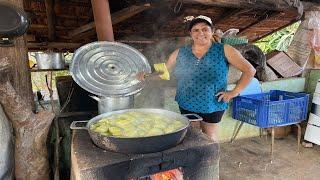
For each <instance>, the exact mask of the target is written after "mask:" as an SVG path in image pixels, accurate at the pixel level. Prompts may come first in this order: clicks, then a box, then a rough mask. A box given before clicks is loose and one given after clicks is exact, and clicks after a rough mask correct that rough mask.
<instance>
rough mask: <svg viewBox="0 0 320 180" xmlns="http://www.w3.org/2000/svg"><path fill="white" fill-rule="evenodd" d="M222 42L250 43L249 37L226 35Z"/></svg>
mask: <svg viewBox="0 0 320 180" xmlns="http://www.w3.org/2000/svg"><path fill="white" fill-rule="evenodd" d="M221 43H224V44H229V45H240V44H248V39H245V38H236V37H224V38H222V39H221Z"/></svg>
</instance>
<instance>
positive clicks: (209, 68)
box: [138, 15, 256, 141]
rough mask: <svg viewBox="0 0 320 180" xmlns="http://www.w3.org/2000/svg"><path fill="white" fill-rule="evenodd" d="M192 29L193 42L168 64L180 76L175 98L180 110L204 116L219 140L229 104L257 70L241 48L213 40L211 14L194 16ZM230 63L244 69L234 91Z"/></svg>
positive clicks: (210, 132) (209, 130)
mask: <svg viewBox="0 0 320 180" xmlns="http://www.w3.org/2000/svg"><path fill="white" fill-rule="evenodd" d="M189 32H190V36H191V38H192V40H193V43H192V44H191V45H187V46H184V47H182V48H180V49H177V50H175V51H174V52H173V53H172V54H171V55H170V56H169V59H168V61H167V62H166V64H165V65H166V67H167V69H168V70H169V72H173V73H174V75H175V76H176V78H177V92H176V98H175V100H176V101H177V103H178V105H179V109H180V112H181V113H182V114H189V113H195V114H198V115H199V116H201V117H202V118H203V121H201V122H200V127H201V129H202V131H203V133H205V134H207V135H208V136H209V137H210V138H211V139H212V140H215V141H218V137H217V136H218V127H219V126H218V123H219V122H220V120H221V118H222V115H223V113H224V111H225V109H227V107H228V104H227V103H228V102H229V101H230V99H232V98H233V97H236V96H237V95H238V94H239V93H240V92H241V91H242V90H243V89H244V88H245V87H246V86H247V85H248V84H249V82H250V80H251V79H252V77H253V76H254V74H255V72H256V71H255V69H254V67H253V66H252V65H251V64H250V63H249V62H248V61H247V60H246V59H244V58H243V56H242V55H241V54H240V52H239V51H237V50H236V49H234V48H233V47H231V46H229V45H223V44H221V43H216V42H213V40H212V37H213V25H212V21H211V19H210V18H209V17H207V16H202V15H201V16H198V17H196V18H194V19H193V20H192V21H191V22H190V26H189ZM229 64H231V65H233V66H235V67H236V68H237V69H239V70H240V71H242V75H241V77H240V80H239V81H238V83H237V85H236V86H235V88H234V89H233V90H232V91H226V87H227V76H228V65H229ZM138 78H139V79H140V80H144V73H139V74H138Z"/></svg>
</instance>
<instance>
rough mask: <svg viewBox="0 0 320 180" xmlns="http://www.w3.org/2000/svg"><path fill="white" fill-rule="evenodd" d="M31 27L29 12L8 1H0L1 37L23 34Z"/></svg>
mask: <svg viewBox="0 0 320 180" xmlns="http://www.w3.org/2000/svg"><path fill="white" fill-rule="evenodd" d="M28 27H29V21H28V17H27V14H26V13H25V11H24V10H23V9H21V8H18V7H16V6H14V5H12V4H10V3H8V2H4V1H1V2H0V38H9V37H16V36H21V35H23V34H24V33H25V32H26V31H27V29H28Z"/></svg>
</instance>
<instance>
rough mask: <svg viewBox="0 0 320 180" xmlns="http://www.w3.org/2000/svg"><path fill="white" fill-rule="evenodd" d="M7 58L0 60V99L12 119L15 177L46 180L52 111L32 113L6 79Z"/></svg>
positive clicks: (9, 68) (19, 179)
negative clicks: (48, 136) (47, 144)
mask: <svg viewBox="0 0 320 180" xmlns="http://www.w3.org/2000/svg"><path fill="white" fill-rule="evenodd" d="M11 69H12V66H10V63H9V61H8V60H7V59H6V58H3V59H1V61H0V103H1V104H2V105H3V109H4V111H5V113H6V115H7V116H8V118H9V120H10V121H11V123H12V125H13V129H14V134H15V151H14V162H15V178H16V179H17V180H22V179H26V180H28V179H33V180H47V179H48V180H49V179H50V177H49V172H50V170H49V163H48V153H47V147H46V140H47V134H48V131H49V127H50V125H51V122H52V120H53V118H54V113H52V112H49V111H42V112H40V113H38V114H34V113H33V112H32V111H31V107H30V105H28V104H27V103H26V101H24V100H23V99H22V98H21V96H19V95H18V94H17V93H16V91H15V90H14V88H13V87H12V85H11V83H10V82H9V78H8V74H9V73H8V72H9V71H11Z"/></svg>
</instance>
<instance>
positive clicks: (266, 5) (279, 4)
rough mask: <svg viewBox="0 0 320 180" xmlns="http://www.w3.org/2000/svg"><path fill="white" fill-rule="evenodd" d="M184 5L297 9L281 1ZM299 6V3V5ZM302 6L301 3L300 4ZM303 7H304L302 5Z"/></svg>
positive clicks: (194, 0)
mask: <svg viewBox="0 0 320 180" xmlns="http://www.w3.org/2000/svg"><path fill="white" fill-rule="evenodd" d="M183 2H184V3H192V4H193V3H200V4H204V5H211V6H218V7H233V8H254V9H267V10H289V9H291V10H292V9H295V10H296V9H297V7H294V6H295V5H296V4H295V3H292V4H289V3H287V2H286V1H279V0H258V1H257V0H254V1H249V0H228V1H226V0H184V1H183ZM297 4H299V3H297ZM300 4H301V3H300ZM301 6H302V5H301Z"/></svg>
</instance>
